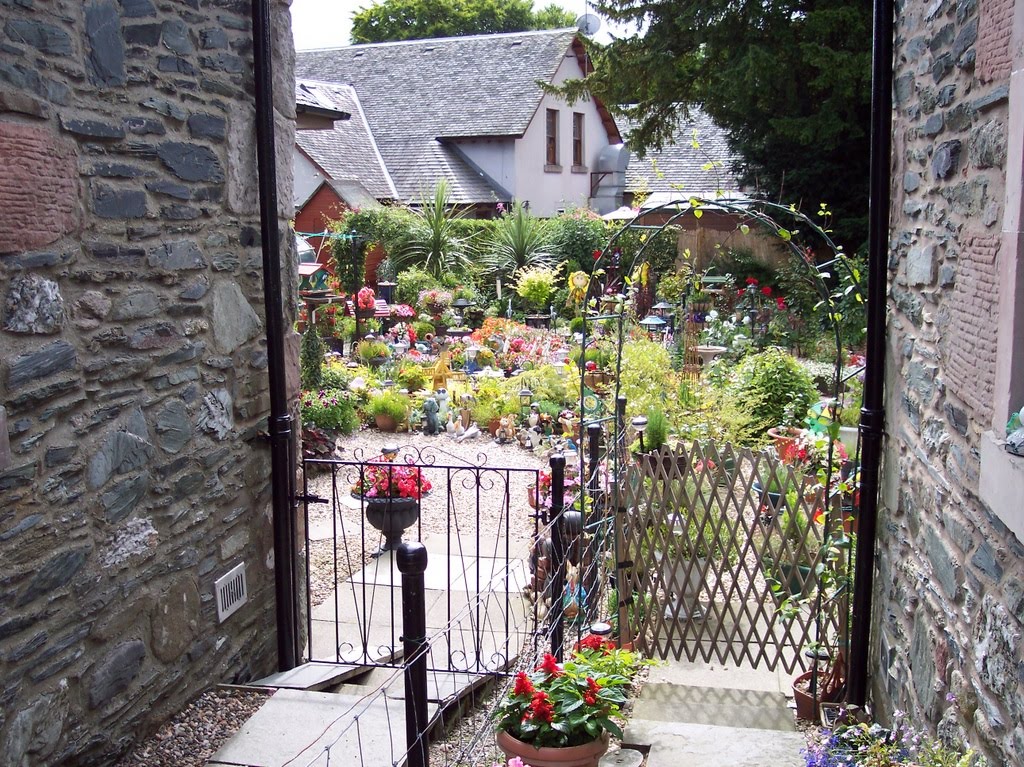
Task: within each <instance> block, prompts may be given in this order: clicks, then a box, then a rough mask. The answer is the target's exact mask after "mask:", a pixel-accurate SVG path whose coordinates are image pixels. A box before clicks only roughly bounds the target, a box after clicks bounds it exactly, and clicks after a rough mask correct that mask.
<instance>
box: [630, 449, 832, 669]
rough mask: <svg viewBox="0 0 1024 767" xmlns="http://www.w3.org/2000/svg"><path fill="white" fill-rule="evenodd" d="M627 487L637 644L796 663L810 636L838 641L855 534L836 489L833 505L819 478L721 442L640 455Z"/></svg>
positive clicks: (656, 651)
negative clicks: (849, 533) (850, 534)
mask: <svg viewBox="0 0 1024 767" xmlns="http://www.w3.org/2000/svg"><path fill="white" fill-rule="evenodd" d="M626 487H627V491H626V505H627V508H628V512H627V513H626V514H625V515H621V516H622V517H623V520H622V522H621V525H622V529H621V535H622V540H623V548H624V551H623V560H624V561H626V562H631V563H632V567H631V568H630V569H629V571H628V573H627V575H626V576H624V577H623V581H624V584H623V585H624V592H625V593H624V594H623V597H624V598H625V599H627V600H628V601H629V604H630V610H629V612H630V622H631V624H632V625H633V627H634V630H635V634H636V636H637V643H638V645H639V647H640V649H642V650H643V651H645V652H646V653H648V654H649V655H653V656H657V657H661V658H668V657H674V658H676V659H679V658H681V657H683V656H685V657H686V658H687V659H688V660H697V659H698V658H699V659H703V660H704V661H708V662H711V661H717V662H720V663H726V662H733V663H744V662H745V663H749V664H752V665H755V666H761V667H766V668H770V669H774V668H776V667H779V666H781V667H782V668H784V669H785V670H786V671H787V672H791V671H793V670H794V669H796V668H797V667H801V668H802V667H804V666H805V664H806V658H805V657H804V655H803V653H802V650H803V649H804V648H805V647H806V646H807V645H808V644H809V643H812V642H813V643H821V644H824V645H825V646H826V647H827V648H829V649H830V651H831V653H834V652H835V651H836V648H837V647H838V646H840V645H841V643H842V640H843V639H844V637H843V636H841V635H840V628H841V627H843V628H845V625H846V618H845V616H846V615H847V606H848V605H847V599H846V593H847V589H846V588H845V586H844V584H846V583H847V580H848V579H847V565H848V562H849V561H850V560H849V556H848V555H849V541H850V538H849V537H848V536H847V535H846V533H844V531H843V524H842V512H841V503H840V498H839V496H838V495H836V496H834V497H833V498H831V499H830V503H829V506H830V510H829V511H828V513H826V507H825V506H826V505H825V503H824V496H825V493H824V490H823V488H822V487H821V486H820V485H818V484H816V481H815V480H813V479H811V478H809V477H804V476H802V475H799V474H796V473H794V471H793V469H792V467H790V466H786V465H783V464H781V463H779V461H778V459H777V458H775V457H774V455H772V454H769V453H765V452H752V451H751V450H749V449H734V448H733V447H732V446H731V445H728V444H726V445H722V446H718V445H716V444H715V443H713V442H705V443H695V444H693V445H691V446H679V447H678V448H676V449H674V450H670V449H668V448H662V450H661V451H660V452H659V453H657V454H653V455H645V456H639V457H638V458H637V460H636V462H635V463H634V464H632V465H631V466H629V467H628V468H627V470H626ZM630 591H631V592H632V594H629V593H628V592H630ZM844 633H845V632H844Z"/></svg>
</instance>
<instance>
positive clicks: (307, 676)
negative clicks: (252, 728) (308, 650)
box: [249, 661, 366, 691]
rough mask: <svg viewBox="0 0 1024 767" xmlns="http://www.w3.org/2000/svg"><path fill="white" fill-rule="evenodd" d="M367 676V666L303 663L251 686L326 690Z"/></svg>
mask: <svg viewBox="0 0 1024 767" xmlns="http://www.w3.org/2000/svg"><path fill="white" fill-rule="evenodd" d="M365 674H366V667H365V666H350V665H346V664H339V663H318V662H315V661H314V662H312V663H303V664H302V665H301V666H296V667H295V668H293V669H289V670H288V671H279V672H277V673H276V674H271V675H270V676H265V677H263V678H262V679H257V680H256V681H254V682H250V683H249V684H250V685H251V686H253V687H278V688H284V689H288V690H314V691H320V690H326V689H327V688H329V687H334V686H336V685H339V684H341V683H342V682H346V681H349V680H351V679H354V678H356V677H359V676H362V675H365Z"/></svg>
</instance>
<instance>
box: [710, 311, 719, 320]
mask: <svg viewBox="0 0 1024 767" xmlns="http://www.w3.org/2000/svg"><path fill="white" fill-rule="evenodd" d="M708 319H709V320H717V319H718V312H716V311H715V310H714V309H712V310H711V311H710V312H708Z"/></svg>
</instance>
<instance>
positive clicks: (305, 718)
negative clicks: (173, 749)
mask: <svg viewBox="0 0 1024 767" xmlns="http://www.w3.org/2000/svg"><path fill="white" fill-rule="evenodd" d="M328 748H329V750H330V754H331V756H332V762H333V763H336V764H337V763H340V762H341V761H342V760H346V761H349V762H351V763H353V764H364V765H368V766H371V765H375V764H376V765H380V767H384V766H385V765H391V764H394V763H395V762H398V761H401V755H402V754H403V753H404V752H405V706H404V704H403V703H400V702H398V701H394V700H391V699H388V698H386V697H385V696H383V695H379V696H375V697H372V698H371V699H369V700H366V699H364V698H362V697H360V696H356V695H336V694H331V693H322V692H303V691H299V690H278V691H277V692H276V693H275V694H274V695H273V696H272V697H271V698H270V700H268V701H267V702H266V703H264V704H263V706H262V707H261V708H260V709H259V710H258V711H257V712H256V713H255V714H253V716H252V717H250V719H249V720H248V721H247V722H246V723H245V724H244V725H242V728H241V729H240V730H239V731H238V732H237V733H235V734H234V735H233V736H232V737H231V738H230V739H229V740H228V742H227V743H225V744H224V745H223V746H222V747H221V748H220V750H218V751H217V753H215V754H214V755H213V757H212V758H211V760H210V761H209V762H208V763H207V764H209V765H217V766H218V767H219V766H220V765H246V766H247V767H281V766H282V765H284V764H286V763H288V762H289V761H292V760H295V762H294V763H297V764H302V765H306V764H312V765H326V764H327V763H328V755H327V752H326V749H328ZM318 754H320V758H319V759H317V760H316V761H313V760H314V758H315V757H317V755H318ZM357 755H358V756H357Z"/></svg>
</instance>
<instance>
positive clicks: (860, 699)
mask: <svg viewBox="0 0 1024 767" xmlns="http://www.w3.org/2000/svg"><path fill="white" fill-rule="evenodd" d="M893 15H894V13H893V0H874V22H873V37H874V47H873V51H872V57H871V178H870V188H871V192H870V196H869V210H868V226H869V230H868V301H867V304H868V305H867V320H868V324H867V364H866V368H865V371H864V405H863V407H862V408H861V415H860V434H861V444H862V445H863V454H862V459H861V508H860V516H859V521H858V536H857V567H856V572H855V573H854V582H853V615H852V624H853V625H852V628H851V631H850V674H849V688H848V689H849V697H848V702H849V703H853V704H855V705H858V706H863V705H864V704H865V703H866V701H867V683H868V658H869V656H870V652H869V644H870V641H871V590H872V588H873V586H874V583H873V582H874V575H875V573H874V570H875V530H876V527H877V524H878V493H879V481H878V479H879V471H880V468H881V460H882V436H883V434H884V430H885V346H886V334H885V308H886V277H887V275H886V270H887V268H888V264H887V262H888V247H889V205H890V184H891V183H892V178H891V169H890V163H891V160H892V55H893Z"/></svg>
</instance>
